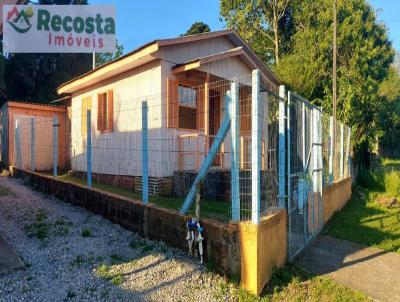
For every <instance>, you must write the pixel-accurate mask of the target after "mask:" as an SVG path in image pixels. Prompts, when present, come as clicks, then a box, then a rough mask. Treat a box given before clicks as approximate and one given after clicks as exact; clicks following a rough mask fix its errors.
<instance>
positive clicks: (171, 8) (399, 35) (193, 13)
mask: <svg viewBox="0 0 400 302" xmlns="http://www.w3.org/2000/svg"><path fill="white" fill-rule="evenodd" d="M368 1H369V2H370V3H371V4H372V6H373V7H374V8H375V9H379V13H378V19H379V20H380V21H383V22H384V23H385V24H386V26H387V27H388V29H389V33H390V38H391V40H392V41H393V45H394V47H395V48H396V49H397V51H399V52H400V30H399V29H400V14H399V12H400V1H399V0H368ZM89 2H90V3H91V4H114V5H115V7H116V15H117V24H116V31H117V38H118V39H119V40H120V41H121V42H122V44H123V45H124V52H125V53H126V52H129V51H131V50H134V49H135V48H137V47H139V46H141V45H143V44H145V43H147V42H150V41H152V40H155V39H159V38H173V37H176V36H179V35H180V34H182V33H184V32H186V30H187V29H188V28H189V27H190V25H192V23H194V22H196V21H203V22H205V23H207V24H208V25H209V26H210V28H211V30H220V29H223V28H224V23H223V22H221V21H220V20H219V0H143V1H142V0H114V1H112V0H90V1H89Z"/></svg>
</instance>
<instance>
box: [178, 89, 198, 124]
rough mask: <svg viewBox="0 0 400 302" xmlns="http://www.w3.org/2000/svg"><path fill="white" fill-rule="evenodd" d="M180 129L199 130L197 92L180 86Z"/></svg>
mask: <svg viewBox="0 0 400 302" xmlns="http://www.w3.org/2000/svg"><path fill="white" fill-rule="evenodd" d="M178 104H179V128H184V129H196V128H197V91H196V89H194V88H192V87H190V86H188V85H184V84H181V83H180V84H179V85H178Z"/></svg>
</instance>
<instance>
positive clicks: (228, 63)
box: [199, 57, 252, 85]
mask: <svg viewBox="0 0 400 302" xmlns="http://www.w3.org/2000/svg"><path fill="white" fill-rule="evenodd" d="M199 69H200V70H201V71H204V72H207V73H210V74H213V75H216V76H219V77H221V78H223V79H237V80H238V81H239V83H242V84H247V85H249V84H250V85H251V73H252V70H251V68H249V67H248V66H247V65H246V64H244V63H243V62H242V61H241V60H240V59H239V58H238V57H233V58H228V59H225V60H220V61H216V62H210V63H207V64H205V65H203V66H200V68H199Z"/></svg>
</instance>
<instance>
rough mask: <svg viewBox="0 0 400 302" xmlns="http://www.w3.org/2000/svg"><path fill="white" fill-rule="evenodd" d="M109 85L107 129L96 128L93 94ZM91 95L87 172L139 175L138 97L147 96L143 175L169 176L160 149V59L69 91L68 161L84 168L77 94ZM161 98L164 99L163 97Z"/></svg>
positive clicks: (163, 143)
mask: <svg viewBox="0 0 400 302" xmlns="http://www.w3.org/2000/svg"><path fill="white" fill-rule="evenodd" d="M109 90H112V91H113V98H114V101H113V125H112V126H113V127H112V128H113V131H112V132H101V131H99V130H98V129H97V113H98V112H97V108H98V106H97V102H98V100H97V95H98V93H102V92H107V91H109ZM89 96H91V97H92V112H91V115H92V120H91V125H92V146H93V151H92V155H93V172H94V173H101V174H111V175H142V171H141V169H142V155H141V145H142V143H141V139H142V133H141V129H142V125H141V123H142V101H144V100H147V105H148V108H149V110H148V127H149V139H151V141H150V142H149V150H150V151H149V176H151V177H163V176H170V175H171V174H172V173H173V172H170V171H168V170H166V169H165V167H164V161H163V160H162V157H161V155H160V153H162V154H164V153H165V152H167V151H166V150H169V149H167V148H166V144H168V139H166V137H165V136H164V129H163V127H164V126H165V124H166V121H165V119H164V114H163V112H164V111H165V108H163V107H164V106H162V105H161V104H162V103H163V101H162V99H163V97H164V96H163V94H162V89H161V64H160V61H157V62H153V63H150V64H148V65H145V66H142V67H140V68H137V69H134V70H132V71H130V72H127V73H125V74H123V75H120V76H118V77H115V78H111V79H109V80H108V81H105V82H101V83H98V84H96V85H95V86H92V87H89V88H87V89H85V90H84V91H80V92H78V93H75V94H74V95H73V96H72V122H71V155H72V156H71V167H72V170H75V171H86V168H87V163H86V143H87V142H86V137H83V136H82V135H81V129H80V127H81V106H82V99H84V98H86V97H89ZM163 104H165V103H163Z"/></svg>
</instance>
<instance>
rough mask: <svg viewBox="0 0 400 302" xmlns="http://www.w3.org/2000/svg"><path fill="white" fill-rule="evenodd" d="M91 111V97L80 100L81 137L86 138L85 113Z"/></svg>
mask: <svg viewBox="0 0 400 302" xmlns="http://www.w3.org/2000/svg"><path fill="white" fill-rule="evenodd" d="M88 110H92V97H90V96H89V97H86V98H84V99H82V110H81V135H82V136H83V137H86V136H87V111H88Z"/></svg>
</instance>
